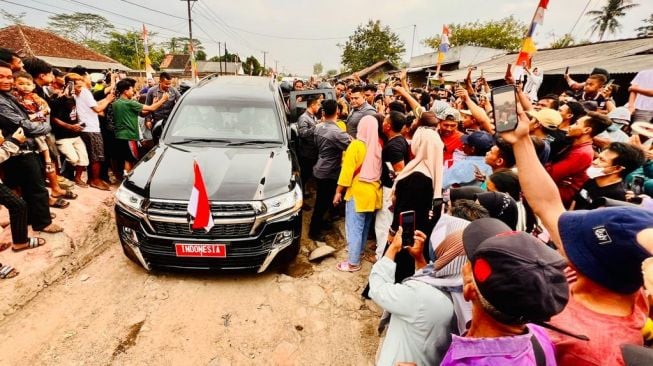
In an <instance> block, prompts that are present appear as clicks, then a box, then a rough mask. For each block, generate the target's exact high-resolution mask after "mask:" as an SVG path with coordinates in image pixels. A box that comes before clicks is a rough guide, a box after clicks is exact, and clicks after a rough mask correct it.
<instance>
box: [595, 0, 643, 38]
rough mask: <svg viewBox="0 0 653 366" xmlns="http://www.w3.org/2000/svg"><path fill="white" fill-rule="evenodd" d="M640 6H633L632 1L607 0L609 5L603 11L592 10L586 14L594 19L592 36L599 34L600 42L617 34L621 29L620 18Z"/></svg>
mask: <svg viewBox="0 0 653 366" xmlns="http://www.w3.org/2000/svg"><path fill="white" fill-rule="evenodd" d="M636 6H639V4H633V3H632V1H631V0H607V4H605V6H604V7H602V8H601V10H592V11H588V12H587V13H585V14H586V15H588V16H591V17H592V22H593V23H594V24H593V25H592V27H591V28H590V35H594V34H595V33H596V34H598V36H599V40H602V39H603V37H604V36H605V35H606V33H607V34H616V33H617V31H618V30H620V29H621V23H619V18H621V17H623V16H624V15H626V10H630V9H632V8H634V7H636Z"/></svg>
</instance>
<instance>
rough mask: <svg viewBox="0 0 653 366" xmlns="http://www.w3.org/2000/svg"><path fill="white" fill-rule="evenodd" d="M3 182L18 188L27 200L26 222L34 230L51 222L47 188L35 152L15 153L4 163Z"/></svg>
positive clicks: (39, 160) (10, 186) (39, 161)
mask: <svg viewBox="0 0 653 366" xmlns="http://www.w3.org/2000/svg"><path fill="white" fill-rule="evenodd" d="M3 166H4V170H5V184H6V185H7V187H9V188H11V189H15V188H20V190H21V193H22V195H23V199H24V200H25V202H27V222H28V223H29V224H30V225H32V228H33V229H34V230H36V231H40V230H42V229H43V228H45V227H46V226H48V225H50V224H51V223H52V218H51V217H50V206H48V196H49V193H48V190H47V189H45V179H44V178H43V170H42V166H41V159H39V156H38V155H37V154H21V155H16V156H13V157H12V158H10V159H9V160H7V161H6V162H5V163H4V164H3Z"/></svg>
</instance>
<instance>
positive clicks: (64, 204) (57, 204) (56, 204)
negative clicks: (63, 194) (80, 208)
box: [50, 197, 70, 208]
mask: <svg viewBox="0 0 653 366" xmlns="http://www.w3.org/2000/svg"><path fill="white" fill-rule="evenodd" d="M55 198H56V197H55ZM68 206H70V202H68V201H66V200H64V199H63V198H57V200H56V201H54V203H53V204H50V207H54V208H66V207H68Z"/></svg>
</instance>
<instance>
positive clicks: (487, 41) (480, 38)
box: [422, 15, 528, 51]
mask: <svg viewBox="0 0 653 366" xmlns="http://www.w3.org/2000/svg"><path fill="white" fill-rule="evenodd" d="M449 30H450V31H451V36H450V37H449V42H450V43H451V45H452V46H464V45H467V46H478V47H489V48H498V49H502V50H509V51H517V50H519V49H520V48H521V43H522V40H523V39H524V35H525V34H526V32H528V26H527V25H526V24H525V23H524V22H521V21H519V20H517V19H515V18H514V17H513V16H512V15H511V16H509V17H506V18H503V19H500V20H488V21H486V22H480V21H478V20H477V21H475V22H467V23H462V24H451V25H450V26H449ZM440 37H441V35H440V34H437V35H435V36H433V37H430V38H427V39H425V40H423V41H422V42H423V43H424V45H425V46H427V47H431V48H433V49H436V50H437V49H438V47H439V46H440Z"/></svg>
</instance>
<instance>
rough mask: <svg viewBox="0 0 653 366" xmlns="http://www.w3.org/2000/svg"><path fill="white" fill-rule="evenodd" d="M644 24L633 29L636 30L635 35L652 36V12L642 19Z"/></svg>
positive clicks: (639, 36)
mask: <svg viewBox="0 0 653 366" xmlns="http://www.w3.org/2000/svg"><path fill="white" fill-rule="evenodd" d="M643 21H644V25H643V26H641V27H639V28H637V29H635V30H636V31H637V37H638V38H641V37H650V36H653V14H651V15H649V17H648V18H647V19H644V20H643Z"/></svg>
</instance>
